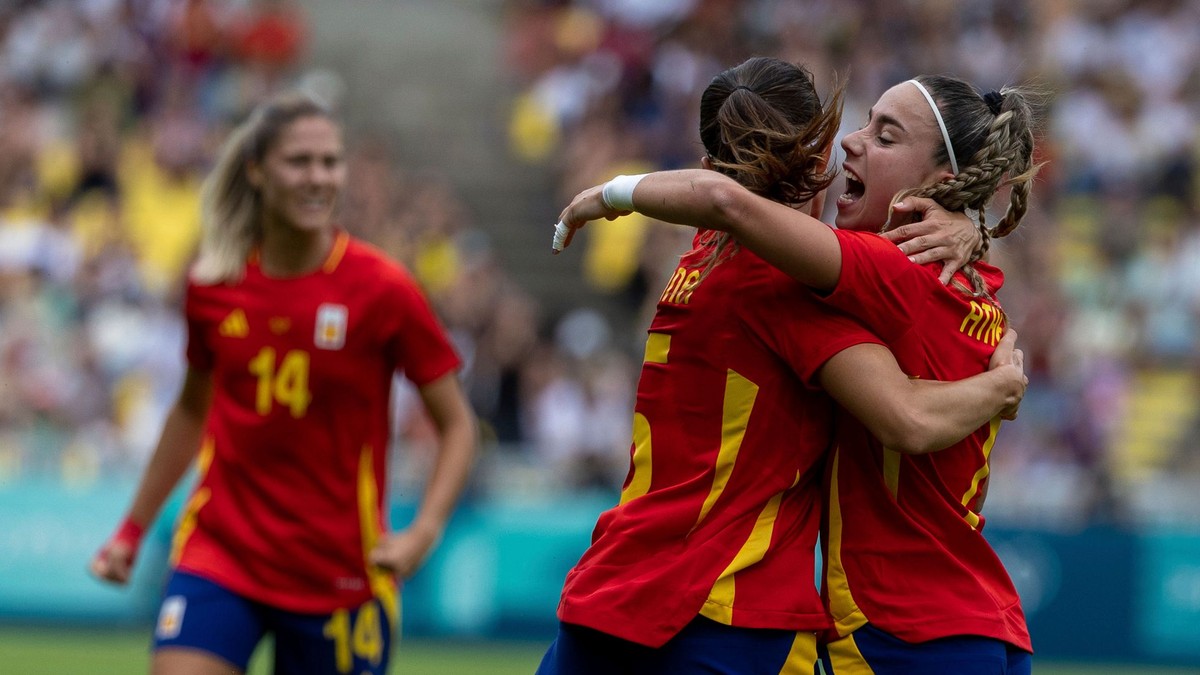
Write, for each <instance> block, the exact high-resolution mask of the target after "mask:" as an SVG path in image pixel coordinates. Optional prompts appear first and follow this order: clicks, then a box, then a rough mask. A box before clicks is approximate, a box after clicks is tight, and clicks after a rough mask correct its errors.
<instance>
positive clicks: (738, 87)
mask: <svg viewBox="0 0 1200 675" xmlns="http://www.w3.org/2000/svg"><path fill="white" fill-rule="evenodd" d="M738 89H745V90H746V91H748V92H750V93H751V94H753V93H754V90H753V89H751V88H750V87H747V86H746V85H744V84H739V85H738V86H736V87H734V88H733V91H731V92H729V93H730V94H732V93H733V92H734V91H737V90H738Z"/></svg>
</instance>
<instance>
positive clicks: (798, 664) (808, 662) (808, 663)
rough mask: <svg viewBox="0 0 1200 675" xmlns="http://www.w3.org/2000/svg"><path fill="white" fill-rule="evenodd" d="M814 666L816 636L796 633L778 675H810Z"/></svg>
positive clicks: (815, 661)
mask: <svg viewBox="0 0 1200 675" xmlns="http://www.w3.org/2000/svg"><path fill="white" fill-rule="evenodd" d="M816 665H817V636H816V635H815V634H813V633H796V639H795V640H793V641H792V648H791V649H790V650H789V651H788V656H787V661H785V662H784V663H783V669H782V670H780V671H779V675H812V672H813V668H814V667H815V666H816Z"/></svg>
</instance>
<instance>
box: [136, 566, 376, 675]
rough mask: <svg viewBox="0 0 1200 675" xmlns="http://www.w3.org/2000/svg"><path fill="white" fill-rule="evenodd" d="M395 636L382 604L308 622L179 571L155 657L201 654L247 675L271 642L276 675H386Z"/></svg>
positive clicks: (161, 619) (308, 617)
mask: <svg viewBox="0 0 1200 675" xmlns="http://www.w3.org/2000/svg"><path fill="white" fill-rule="evenodd" d="M393 629H394V627H393V625H392V620H391V618H390V617H389V616H388V613H387V612H386V611H384V608H383V606H382V604H381V603H380V602H379V601H378V600H377V599H372V600H369V601H367V602H366V603H364V604H363V605H361V606H359V607H351V608H347V609H339V610H336V611H334V612H331V613H329V614H302V613H298V612H288V611H284V610H281V609H277V608H275V607H271V606H268V605H264V604H262V603H259V602H254V601H252V600H248V599H246V598H244V597H242V596H240V595H238V594H236V593H233V592H232V591H230V590H228V589H226V588H225V587H223V586H220V585H218V584H215V583H213V582H212V581H209V580H208V579H205V578H203V577H199V576H196V575H194V574H187V573H185V572H179V571H176V572H173V573H172V574H171V578H170V579H169V580H168V582H167V589H166V592H165V594H164V597H163V602H162V607H161V609H160V610H159V614H158V622H157V624H156V625H155V628H154V649H155V650H158V649H169V648H174V647H180V648H187V649H197V650H200V651H204V652H208V653H209V654H212V655H214V656H216V657H218V658H220V659H223V660H225V661H227V662H229V664H230V665H232V666H234V667H236V668H238V669H239V670H242V671H245V670H246V666H247V664H248V663H249V661H250V656H251V654H253V653H254V649H255V647H257V646H258V643H259V642H261V641H262V639H263V638H264V637H265V636H266V635H268V634H270V635H272V636H273V637H274V642H275V669H274V673H275V675H348V674H353V675H368V674H369V675H384V673H386V672H387V667H388V660H389V657H390V655H391V648H392V632H393Z"/></svg>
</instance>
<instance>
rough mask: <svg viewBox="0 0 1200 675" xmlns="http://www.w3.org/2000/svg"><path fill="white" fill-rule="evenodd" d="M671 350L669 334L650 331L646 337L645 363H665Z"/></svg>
mask: <svg viewBox="0 0 1200 675" xmlns="http://www.w3.org/2000/svg"><path fill="white" fill-rule="evenodd" d="M670 351H671V336H670V335H667V334H666V333H651V334H650V335H649V336H648V337H647V338H646V356H645V357H644V359H643V360H644V361H645V362H646V363H666V362H667V353H668V352H670Z"/></svg>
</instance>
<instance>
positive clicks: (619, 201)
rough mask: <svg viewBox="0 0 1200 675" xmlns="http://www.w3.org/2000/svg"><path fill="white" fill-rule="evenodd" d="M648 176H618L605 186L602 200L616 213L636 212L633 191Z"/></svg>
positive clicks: (640, 174) (602, 191)
mask: <svg viewBox="0 0 1200 675" xmlns="http://www.w3.org/2000/svg"><path fill="white" fill-rule="evenodd" d="M646 176H647V174H644V173H639V174H638V175H636V176H617V177H616V178H614V179H612V180H610V181H608V182H607V183H605V184H604V188H603V189H602V190H601V191H600V200H601V201H603V202H604V205H605V206H607V207H608V208H610V209H613V210H614V211H634V210H635V209H634V208H633V189H634V188H636V187H637V184H638V183H640V182H641V180H642V179H643V178H645V177H646Z"/></svg>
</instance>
